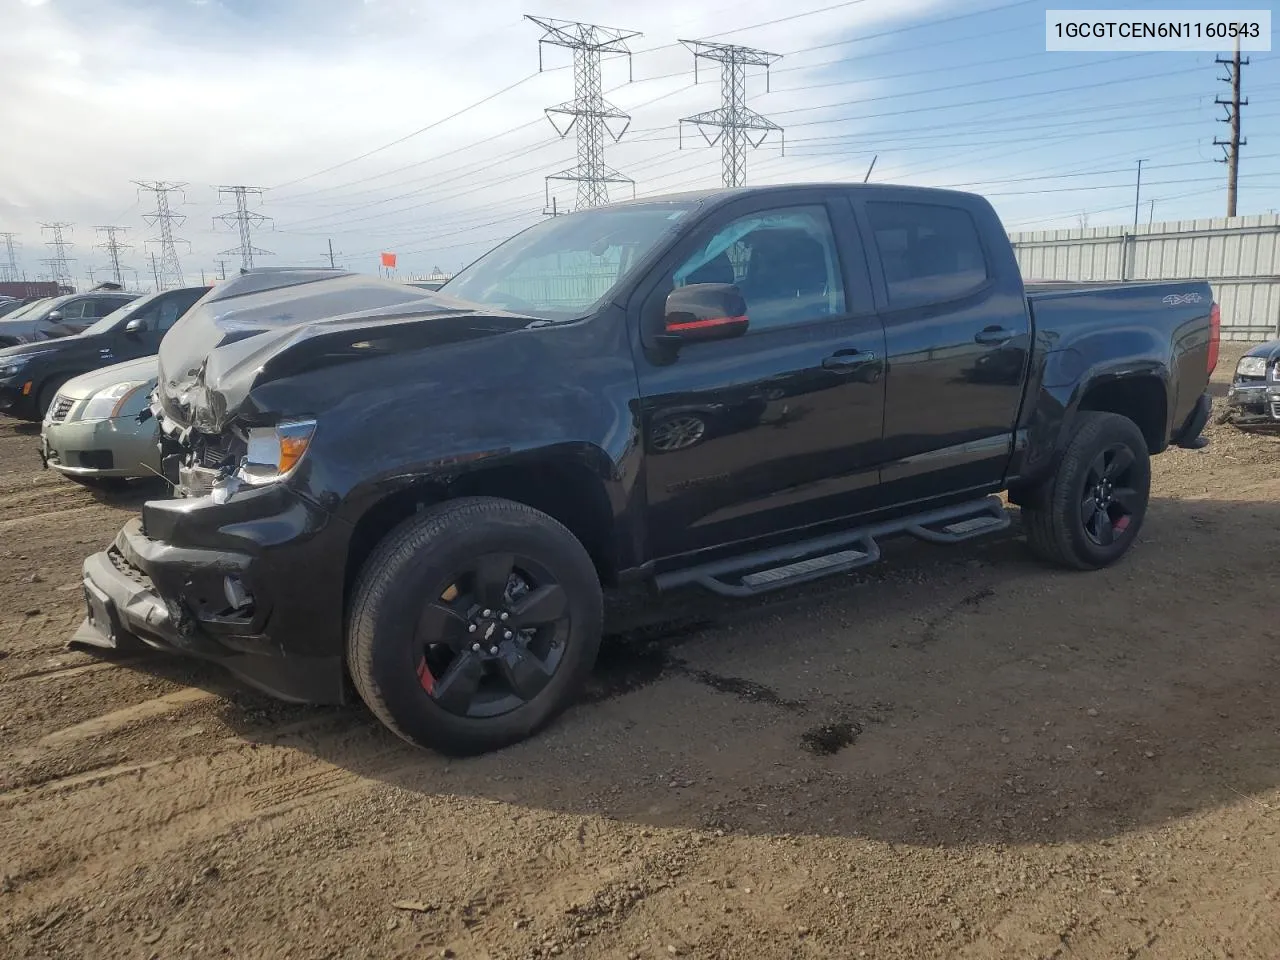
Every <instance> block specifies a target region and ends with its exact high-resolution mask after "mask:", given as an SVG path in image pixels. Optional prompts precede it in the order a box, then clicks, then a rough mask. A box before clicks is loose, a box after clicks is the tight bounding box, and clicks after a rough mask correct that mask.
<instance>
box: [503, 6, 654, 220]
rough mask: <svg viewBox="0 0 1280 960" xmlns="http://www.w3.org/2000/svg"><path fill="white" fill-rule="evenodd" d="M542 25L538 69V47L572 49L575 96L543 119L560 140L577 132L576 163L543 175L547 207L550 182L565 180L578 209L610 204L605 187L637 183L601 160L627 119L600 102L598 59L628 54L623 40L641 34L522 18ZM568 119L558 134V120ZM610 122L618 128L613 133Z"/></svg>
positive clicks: (602, 98) (613, 108)
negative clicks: (574, 191)
mask: <svg viewBox="0 0 1280 960" xmlns="http://www.w3.org/2000/svg"><path fill="white" fill-rule="evenodd" d="M525 19H526V20H530V21H532V22H533V23H536V24H537V25H538V26H540V27H542V29H543V31H544V33H543V35H542V37H541V38H540V39H539V40H538V69H539V70H541V69H542V45H543V44H549V45H550V46H553V47H564V48H566V49H568V50H572V51H573V94H574V98H573V99H572V100H570V101H567V102H565V103H561V104H558V105H556V106H554V107H548V108H547V111H546V113H547V119H548V120H550V121H551V126H552V127H554V128H555V131H556V133H558V134H560V136H561V137H567V136H568V135H569V131H570V130H572V129H573V128H574V126H577V128H578V162H577V165H576V166H574V167H571V168H569V169H568V170H563V171H561V172H560V173H553V174H551V176H549V177H547V181H548V186H547V200H548V204H550V198H551V193H550V181H552V180H566V181H569V182H571V183H576V184H577V185H578V195H577V202H576V204H575V207H576V209H578V210H584V209H587V208H589V207H598V206H600V205H601V204H604V203H608V202H609V184H611V183H630V184H631V185H632V187H633V188H634V186H635V184H634V183H633V182H632V180H631V179H630V178H629V177H626V176H623V175H622V174H621V173H619V172H618V171H617V170H614V169H613V168H612V167H610V166H608V165H607V164H606V163H605V162H604V137H605V134H606V133H607V134H609V136H611V137H612V138H613V141H614V143H617V142H618V141H619V140H621V139H622V135H623V134H624V133H626V132H627V127H628V126H629V125H630V123H631V117H630V116H629V115H627V114H626V113H624V112H623V111H622V110H620V109H618V108H617V107H615V106H614V105H613V104H612V103H610V102H609V101H608V100H606V99H605V98H604V93H603V92H602V86H601V82H600V55H601V54H602V53H621V54H626V55H627V56H628V59H630V54H631V51H630V49H629V48H628V47H627V41H628V40H630V39H632V38H634V37H638V36H640V34H639V32H637V31H635V30H620V29H617V28H615V27H601V26H597V25H596V24H593V23H580V22H578V21H575V20H553V19H549V18H546V17H532V16H526V17H525ZM557 115H559V116H561V117H568V118H569V122H568V124H567V125H566V126H565V128H564V129H563V130H562V129H560V127H559V125H558V124H557V123H556V116H557ZM610 121H612V122H613V123H614V124H621V126H620V128H619V129H618V130H617V132H614V130H613V128H612V127H610V125H609V124H610Z"/></svg>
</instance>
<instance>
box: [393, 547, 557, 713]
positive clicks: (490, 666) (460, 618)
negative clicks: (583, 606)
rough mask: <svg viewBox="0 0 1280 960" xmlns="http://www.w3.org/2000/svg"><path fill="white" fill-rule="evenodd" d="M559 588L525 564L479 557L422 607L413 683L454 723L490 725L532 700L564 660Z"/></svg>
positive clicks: (540, 569) (507, 557) (533, 564)
mask: <svg viewBox="0 0 1280 960" xmlns="http://www.w3.org/2000/svg"><path fill="white" fill-rule="evenodd" d="M570 628H571V620H570V615H569V602H568V597H567V596H566V595H565V591H564V587H562V586H561V585H560V584H559V583H557V582H556V581H555V578H554V576H553V575H552V574H551V572H550V571H549V570H547V568H546V567H544V566H542V565H541V564H539V563H538V562H537V561H536V560H533V559H531V558H529V557H521V556H516V555H514V554H510V553H487V554H484V555H482V556H479V557H477V558H476V559H475V561H474V563H473V564H471V565H469V568H468V569H467V570H465V571H460V572H459V575H458V576H457V578H456V579H454V580H453V582H452V583H450V584H449V585H448V586H447V587H446V588H445V589H444V590H442V591H441V592H440V593H439V594H438V596H437V599H435V600H431V601H428V602H427V603H426V604H424V605H423V608H422V613H421V615H420V616H419V617H418V622H417V629H416V632H415V642H416V644H417V645H418V646H419V647H420V648H421V651H422V659H421V661H420V662H419V664H418V667H417V675H418V680H419V682H421V684H422V688H423V690H425V691H426V692H427V693H428V694H429V695H430V696H431V697H432V698H433V699H434V700H435V702H436V703H438V704H439V705H440V706H441V707H443V708H444V709H445V710H447V711H449V712H450V713H453V714H456V715H458V716H461V717H496V716H500V715H502V714H504V713H508V712H510V711H512V710H514V709H516V708H517V707H520V706H522V705H524V704H526V703H528V702H529V701H531V700H533V699H534V697H536V696H537V695H538V694H539V693H541V692H542V691H543V689H545V688H546V686H547V684H548V683H549V682H550V681H551V678H552V677H553V676H554V675H555V672H556V670H557V669H558V668H559V666H560V663H561V661H562V659H563V657H564V644H565V639H566V638H567V637H568V635H569V631H570Z"/></svg>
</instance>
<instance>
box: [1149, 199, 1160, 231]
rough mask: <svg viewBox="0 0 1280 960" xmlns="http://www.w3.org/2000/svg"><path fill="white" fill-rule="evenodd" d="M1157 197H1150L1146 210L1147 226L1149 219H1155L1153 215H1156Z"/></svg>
mask: <svg viewBox="0 0 1280 960" xmlns="http://www.w3.org/2000/svg"><path fill="white" fill-rule="evenodd" d="M1157 199H1158V198H1157V197H1152V198H1151V209H1150V210H1148V211H1147V226H1148V227H1149V226H1151V221H1152V220H1154V219H1155V216H1156V200H1157Z"/></svg>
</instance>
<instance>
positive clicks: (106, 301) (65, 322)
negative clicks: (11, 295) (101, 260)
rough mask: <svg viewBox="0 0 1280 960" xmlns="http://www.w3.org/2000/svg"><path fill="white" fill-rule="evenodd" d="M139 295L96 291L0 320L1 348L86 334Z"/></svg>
mask: <svg viewBox="0 0 1280 960" xmlns="http://www.w3.org/2000/svg"><path fill="white" fill-rule="evenodd" d="M136 299H138V294H136V293H120V292H116V291H111V290H95V291H93V292H91V293H71V294H67V295H66V296H63V297H54V298H52V299H50V300H45V301H43V302H42V304H41V305H40V306H38V307H36V308H35V309H28V310H25V311H14V313H12V314H10V315H9V316H7V317H0V346H13V345H15V344H19V343H35V342H37V341H41V340H54V339H57V338H58V337H69V336H72V335H74V334H77V333H82V332H83V331H84V330H85V329H86V328H88V327H89V326H91V325H92V324H93V323H94V321H96V320H98V319H100V318H102V317H105V316H106V315H107V314H109V313H113V312H114V311H116V310H119V309H120V308H121V307H123V306H124V305H125V304H126V303H128V302H129V301H131V300H136Z"/></svg>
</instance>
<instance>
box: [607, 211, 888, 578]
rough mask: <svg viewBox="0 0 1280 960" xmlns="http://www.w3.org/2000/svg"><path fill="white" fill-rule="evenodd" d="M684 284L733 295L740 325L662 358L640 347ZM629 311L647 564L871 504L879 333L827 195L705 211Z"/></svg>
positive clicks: (879, 393)
mask: <svg viewBox="0 0 1280 960" xmlns="http://www.w3.org/2000/svg"><path fill="white" fill-rule="evenodd" d="M829 201H830V202H829ZM687 283H731V284H735V285H736V286H738V288H739V289H740V291H741V292H742V295H743V299H744V300H745V302H746V307H747V319H748V329H747V332H746V333H745V334H743V335H742V336H740V337H737V338H736V339H730V340H719V341H714V342H706V343H687V344H684V345H682V346H681V347H680V349H679V353H678V354H676V355H675V356H673V357H671V356H664V355H663V353H662V351H661V350H655V349H652V348H651V346H650V345H651V343H652V341H646V340H645V339H644V337H645V336H652V335H653V334H654V333H655V332H658V331H661V329H662V318H663V309H664V305H665V301H666V297H667V295H668V294H669V293H670V292H671V291H672V290H673V289H674V288H675V287H677V286H683V285H684V284H687ZM637 302H638V303H639V304H640V306H639V308H638V309H637V306H636V304H637ZM632 303H633V305H632V308H631V309H632V311H634V313H633V317H634V320H633V322H634V323H635V324H636V325H637V329H638V330H639V331H640V332H641V334H642V339H641V342H640V343H637V344H636V348H637V357H636V369H637V373H638V375H639V380H640V397H641V410H640V414H641V424H642V430H643V436H644V444H645V453H646V457H645V486H646V492H647V498H648V505H649V513H648V520H649V522H648V524H647V529H648V532H649V537H650V543H649V546H648V550H649V555H650V556H651V557H654V558H663V557H673V556H678V555H687V554H691V553H693V552H695V551H699V550H703V549H706V548H709V547H715V546H721V545H724V544H730V543H742V542H743V541H749V540H752V539H755V538H759V537H763V536H768V535H770V534H774V533H779V532H782V531H785V530H790V529H794V528H798V527H804V526H808V525H810V524H814V523H820V522H822V521H825V520H830V519H833V518H835V517H839V516H849V515H855V514H858V513H862V512H865V511H867V510H869V509H872V508H873V506H874V503H875V498H876V483H877V480H878V473H877V470H876V466H877V462H878V458H879V451H880V438H881V430H882V418H883V407H882V405H883V391H884V385H883V380H882V378H881V376H880V372H881V369H882V367H883V362H884V335H883V332H882V330H881V328H880V320H879V318H878V317H877V316H876V313H875V305H874V303H873V301H872V298H871V290H870V283H869V279H868V276H867V269H866V261H865V258H864V257H863V253H862V250H861V244H860V243H859V240H858V236H857V229H856V227H855V225H854V222H853V218H852V216H851V214H850V211H849V209H848V207H847V206H845V205H844V204H843V202H842V198H841V197H840V196H839V195H838V194H837V195H836V196H835V197H834V198H831V197H830V196H829V195H828V194H824V193H823V192H820V191H806V190H794V191H777V192H771V193H769V194H765V195H762V196H757V197H750V198H744V199H742V200H738V201H735V202H733V203H730V204H726V205H724V206H722V207H720V208H719V209H717V210H715V211H714V212H712V213H711V214H710V215H709V216H708V217H707V218H706V219H705V220H703V221H702V222H701V223H700V224H698V225H697V226H695V227H694V228H693V229H692V230H691V231H690V233H689V234H688V235H687V236H685V237H683V238H682V239H681V240H680V241H679V242H678V243H677V244H676V245H675V247H674V248H673V250H672V251H671V252H670V253H669V254H668V255H667V256H666V257H665V258H664V261H663V263H661V264H659V265H658V266H657V267H656V268H655V271H654V274H653V275H651V277H650V279H649V280H647V281H645V282H643V283H642V284H641V286H640V288H639V289H638V290H637V293H636V296H635V298H633V301H632ZM647 344H650V345H647Z"/></svg>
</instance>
